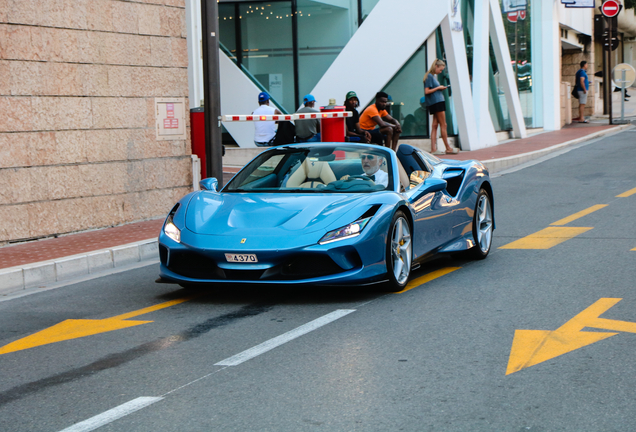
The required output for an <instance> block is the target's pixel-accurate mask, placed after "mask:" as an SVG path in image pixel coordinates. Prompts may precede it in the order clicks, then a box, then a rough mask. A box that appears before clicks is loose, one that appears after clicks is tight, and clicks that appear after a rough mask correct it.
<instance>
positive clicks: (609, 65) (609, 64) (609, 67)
mask: <svg viewBox="0 0 636 432" xmlns="http://www.w3.org/2000/svg"><path fill="white" fill-rule="evenodd" d="M606 19H607V20H608V21H609V23H608V28H609V49H608V50H607V77H608V78H609V77H610V71H611V70H612V21H614V20H613V19H612V18H606ZM607 88H608V91H607V94H608V95H609V100H608V101H607V106H608V108H609V109H608V112H609V124H612V80H611V79H608V80H607Z"/></svg>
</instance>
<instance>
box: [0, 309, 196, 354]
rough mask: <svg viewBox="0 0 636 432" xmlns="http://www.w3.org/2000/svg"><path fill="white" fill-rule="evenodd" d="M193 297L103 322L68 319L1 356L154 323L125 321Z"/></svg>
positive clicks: (8, 347) (4, 350) (0, 350)
mask: <svg viewBox="0 0 636 432" xmlns="http://www.w3.org/2000/svg"><path fill="white" fill-rule="evenodd" d="M192 298H193V297H186V298H182V299H177V300H170V301H167V302H164V303H160V304H158V305H154V306H150V307H147V308H143V309H139V310H137V311H133V312H128V313H125V314H122V315H117V316H114V317H111V318H106V319H101V320H87V319H68V320H65V321H62V322H61V323H59V324H56V325H54V326H53V327H49V328H47V329H44V330H42V331H39V332H37V333H34V334H32V335H31V336H27V337H25V338H22V339H19V340H17V341H15V342H12V343H10V344H8V345H5V346H3V347H2V348H0V355H2V354H7V353H10V352H15V351H21V350H25V349H29V348H33V347H36V346H41V345H48V344H52V343H55V342H61V341H65V340H69V339H77V338H81V337H85V336H92V335H95V334H99V333H106V332H109V331H113V330H120V329H124V328H128V327H134V326H138V325H141V324H148V323H151V322H152V321H124V320H126V319H128V318H133V317H136V316H138V315H143V314H147V313H150V312H154V311H156V310H160V309H164V308H167V307H170V306H174V305H177V304H179V303H183V302H186V301H188V300H191V299H192Z"/></svg>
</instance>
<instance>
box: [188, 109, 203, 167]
mask: <svg viewBox="0 0 636 432" xmlns="http://www.w3.org/2000/svg"><path fill="white" fill-rule="evenodd" d="M190 127H191V131H190V132H191V135H192V154H195V155H197V156H199V159H201V178H202V179H204V178H206V175H205V174H206V170H205V166H206V165H205V116H204V112H203V108H192V109H191V110H190Z"/></svg>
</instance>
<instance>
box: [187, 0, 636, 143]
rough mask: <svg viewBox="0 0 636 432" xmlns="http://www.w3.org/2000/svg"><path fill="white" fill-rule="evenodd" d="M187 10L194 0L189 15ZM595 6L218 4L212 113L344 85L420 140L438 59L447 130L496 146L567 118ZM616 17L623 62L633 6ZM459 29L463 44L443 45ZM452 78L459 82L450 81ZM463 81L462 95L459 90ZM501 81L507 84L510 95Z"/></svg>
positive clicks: (233, 127) (290, 105)
mask: <svg viewBox="0 0 636 432" xmlns="http://www.w3.org/2000/svg"><path fill="white" fill-rule="evenodd" d="M567 3H571V2H567ZM588 3H589V2H588ZM596 3H597V6H600V3H601V1H600V0H597V2H596ZM196 7H197V2H196V1H194V0H193V1H192V3H191V9H193V10H195V12H193V14H194V15H193V16H196ZM599 13H600V12H599V10H598V9H592V8H573V7H566V6H565V4H563V3H562V2H561V1H560V0H515V1H511V0H498V1H489V0H445V1H427V0H281V1H267V2H254V1H236V0H234V1H231V0H220V2H219V41H220V43H221V51H222V53H221V97H222V102H221V104H222V112H223V113H224V114H248V113H250V112H251V111H253V109H254V108H255V107H256V106H257V103H256V95H257V94H258V92H260V91H262V90H265V91H268V92H269V93H270V94H271V96H272V99H273V102H274V103H275V104H276V106H278V107H279V108H280V109H281V110H282V111H283V112H293V111H295V110H296V109H297V108H298V107H299V106H300V104H301V103H302V97H303V95H305V94H306V93H312V94H314V95H315V96H316V98H317V101H318V105H327V104H328V100H329V99H331V98H335V99H336V100H337V102H338V103H342V102H343V99H344V95H345V94H346V91H348V90H354V91H356V92H357V93H358V95H359V96H361V104H362V105H363V107H364V106H365V105H367V104H369V103H371V102H372V97H373V95H374V94H375V92H377V91H379V90H384V91H385V92H387V93H388V94H390V95H391V97H392V99H393V102H394V104H393V107H392V114H393V116H394V117H396V118H398V119H399V120H400V121H401V123H402V127H403V130H404V133H403V135H402V136H403V138H405V139H413V140H418V139H425V138H428V137H429V125H428V118H427V116H424V118H422V116H420V115H418V114H421V113H418V110H421V107H420V104H419V100H420V98H421V97H422V96H423V86H422V77H423V75H424V73H425V72H426V70H427V69H428V66H429V65H430V64H431V63H432V61H433V60H434V59H435V58H441V59H444V60H446V61H447V63H448V66H449V67H448V68H447V70H446V71H445V72H444V73H443V75H442V76H441V77H440V81H441V82H442V84H452V85H451V89H452V93H451V92H446V94H445V99H446V102H447V113H448V115H447V117H448V128H449V130H448V132H449V133H450V134H451V135H456V136H458V137H459V141H460V145H461V146H462V148H463V149H465V150H468V149H474V148H479V147H480V146H488V145H495V144H496V143H497V139H496V138H495V137H494V134H495V133H497V132H508V131H510V132H511V134H512V135H513V136H517V137H519V136H524V133H525V132H524V131H523V129H524V128H531V129H544V130H557V129H559V128H561V127H562V126H563V125H564V124H565V123H567V122H569V121H570V120H569V119H570V118H571V117H572V116H571V115H568V113H567V111H568V110H576V109H577V108H578V104H577V102H576V101H571V100H569V96H568V95H569V93H566V91H565V90H566V88H567V84H570V85H573V84H574V74H575V73H576V70H578V65H579V62H580V61H581V60H583V59H585V60H587V61H588V62H590V66H591V67H590V72H591V73H590V75H591V76H593V74H594V73H595V72H597V71H599V70H601V68H602V64H599V62H600V58H601V57H600V55H599V51H601V49H600V48H599V47H598V43H596V44H595V43H594V31H595V27H594V22H595V16H596V15H598V14H599ZM194 20H196V18H194ZM620 23H621V24H619V27H621V40H623V39H624V40H625V44H624V47H623V44H622V45H621V48H620V53H619V52H614V53H613V54H614V56H616V57H617V58H616V60H617V61H622V60H623V59H625V60H627V61H630V62H633V58H631V57H629V56H630V55H631V49H632V48H631V44H632V42H630V38H632V39H633V36H635V35H636V34H634V33H633V30H632V29H631V28H630V25H631V26H633V25H634V23H636V20H634V17H633V9H629V10H625V11H623V13H622V14H621V18H620ZM630 23H631V24H630ZM445 25H446V26H447V28H448V32H449V34H448V35H447V37H446V38H445V35H444V26H445ZM501 27H502V28H501ZM197 31H198V30H197ZM199 33H200V32H199ZM458 34H460V35H462V37H463V41H464V47H463V48H461V47H453V46H449V45H452V42H451V40H452V38H453V36H455V35H458ZM194 37H197V33H195V34H193V35H192V38H194ZM446 39H447V40H446ZM498 48H499V51H500V52H499V53H498V52H497V50H498ZM619 57H620V59H619ZM191 58H192V59H194V58H196V53H195V54H192V55H191ZM464 64H465V65H466V66H465V67H463V65H464ZM614 64H616V63H615V62H614ZM195 65H196V63H195V62H192V63H191V67H194V66H195ZM460 66H461V68H462V69H464V70H461V71H460V70H458V68H459V67H460ZM453 74H456V75H457V79H459V76H462V77H464V78H463V79H460V81H459V82H457V83H454V82H453V81H454V79H453ZM510 77H512V79H513V81H514V82H512V83H509V82H508V79H509V78H510ZM191 83H192V84H191V92H194V93H196V92H197V91H199V90H197V83H196V79H195V78H194V75H193V74H192V73H191ZM226 83H227V85H226ZM475 83H478V85H477V86H476V85H475ZM465 84H467V85H468V86H467V87H466V88H467V91H466V89H463V88H460V87H464V85H465ZM511 84H513V85H514V87H515V88H516V90H515V91H514V93H515V95H514V97H512V99H509V98H510V96H511V95H510V94H509V93H510V92H509V88H508V86H509V85H511ZM458 88H459V90H464V91H461V92H458V91H457V90H458ZM598 90H599V82H598V80H596V81H593V88H592V90H591V91H592V94H591V97H590V99H589V101H588V104H587V110H586V113H587V114H588V115H591V114H594V113H598V109H599V107H601V109H602V102H600V103H599V101H598V100H597V98H596V93H597V92H598ZM460 93H468V95H462V94H460ZM199 99H200V98H198V97H194V98H192V99H191V100H192V102H195V101H197V100H199ZM516 104H518V106H516ZM467 105H470V106H472V110H468V108H467ZM193 106H195V105H193ZM566 107H567V109H566ZM469 111H470V112H469ZM486 112H487V113H488V115H487V116H483V115H482V113H486ZM485 117H486V118H485ZM471 118H474V121H475V122H476V123H475V125H476V129H477V130H478V134H477V135H476V136H473V137H470V136H464V137H462V135H468V133H467V132H464V133H462V131H461V128H462V123H463V124H464V125H465V124H466V123H468V124H471V122H472V121H473V120H471ZM224 126H225V129H224V132H226V134H225V137H226V139H227V142H228V143H236V144H238V145H239V146H241V147H250V146H252V145H253V144H252V139H251V136H252V129H253V126H252V125H250V124H226V125H224ZM499 136H500V137H501V136H505V134H503V135H502V134H499Z"/></svg>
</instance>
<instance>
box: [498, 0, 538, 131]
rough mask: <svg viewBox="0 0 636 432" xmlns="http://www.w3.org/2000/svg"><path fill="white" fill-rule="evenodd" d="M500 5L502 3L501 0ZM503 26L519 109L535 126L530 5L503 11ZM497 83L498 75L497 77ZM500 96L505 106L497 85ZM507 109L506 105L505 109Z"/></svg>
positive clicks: (528, 123)
mask: <svg viewBox="0 0 636 432" xmlns="http://www.w3.org/2000/svg"><path fill="white" fill-rule="evenodd" d="M501 1H502V5H503V0H501ZM502 13H503V22H504V28H505V30H506V37H507V39H508V47H509V49H510V59H511V61H512V68H513V72H514V74H515V77H516V79H517V88H518V90H519V99H520V102H521V111H522V112H523V117H524V119H525V123H526V126H527V127H533V126H537V125H534V124H533V123H534V122H533V117H534V116H533V109H534V108H533V94H532V88H533V86H532V75H533V74H532V37H531V36H532V33H531V30H532V27H531V21H532V20H531V17H532V6H531V2H527V5H525V9H524V10H516V11H514V12H508V13H505V12H503V7H502ZM497 83H498V77H497ZM497 87H498V89H499V91H500V93H501V96H500V98H499V99H500V100H501V103H502V106H506V100H505V97H504V94H503V89H501V87H500V86H499V85H497ZM505 110H506V111H507V107H506V109H505Z"/></svg>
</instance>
